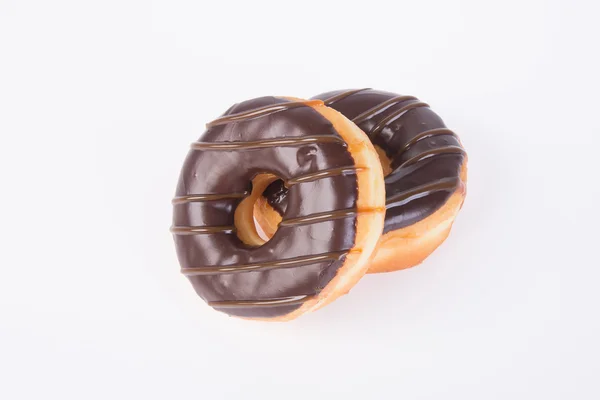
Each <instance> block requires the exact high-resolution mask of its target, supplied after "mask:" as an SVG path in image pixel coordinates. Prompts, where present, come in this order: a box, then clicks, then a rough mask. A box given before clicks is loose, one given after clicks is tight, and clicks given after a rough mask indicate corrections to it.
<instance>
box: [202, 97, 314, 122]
mask: <svg viewBox="0 0 600 400" xmlns="http://www.w3.org/2000/svg"><path fill="white" fill-rule="evenodd" d="M320 105H323V101H322V100H307V101H290V102H287V103H279V104H272V105H268V106H264V107H258V108H255V109H252V110H249V111H243V112H239V113H235V114H230V115H224V116H222V117H220V118H217V119H215V120H214V121H211V122H209V123H208V124H206V127H207V128H212V127H214V126H217V125H225V124H228V123H231V122H239V121H246V120H249V119H254V118H259V117H264V116H265V115H270V114H274V113H276V112H279V111H285V110H290V109H292V108H298V107H312V106H320Z"/></svg>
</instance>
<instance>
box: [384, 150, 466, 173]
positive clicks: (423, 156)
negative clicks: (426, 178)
mask: <svg viewBox="0 0 600 400" xmlns="http://www.w3.org/2000/svg"><path fill="white" fill-rule="evenodd" d="M441 154H462V155H466V154H467V152H466V151H465V150H464V149H463V148H462V147H458V146H445V147H439V148H437V149H431V150H427V151H424V152H423V153H421V154H419V155H416V156H414V157H413V158H409V159H408V160H406V161H405V162H403V163H402V164H400V165H399V166H398V167H396V168H402V167H408V166H409V165H413V164H415V163H418V162H419V161H423V160H426V159H428V158H431V157H435V156H438V155H441Z"/></svg>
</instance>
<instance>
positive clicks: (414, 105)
mask: <svg viewBox="0 0 600 400" xmlns="http://www.w3.org/2000/svg"><path fill="white" fill-rule="evenodd" d="M421 107H429V104H427V103H423V102H421V101H419V102H417V103H410V104H407V105H405V106H404V107H401V108H399V109H397V110H396V111H394V112H392V113H391V114H390V115H388V116H387V117H385V118H384V119H382V120H381V121H379V123H378V124H377V125H375V126H374V127H373V128H372V129H371V131H370V132H369V133H368V134H369V135H370V136H373V135H376V134H377V133H379V131H381V130H382V129H383V128H385V127H386V126H387V125H388V124H389V123H391V122H393V121H395V120H397V119H398V118H400V117H402V116H403V115H405V114H406V113H407V112H408V111H410V110H414V109H415V108H421Z"/></svg>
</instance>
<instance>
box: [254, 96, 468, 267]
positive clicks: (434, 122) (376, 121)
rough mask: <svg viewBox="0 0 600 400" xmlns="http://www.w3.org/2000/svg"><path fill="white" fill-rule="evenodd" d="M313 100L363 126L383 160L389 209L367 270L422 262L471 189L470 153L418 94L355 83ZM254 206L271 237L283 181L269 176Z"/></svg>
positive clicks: (281, 205) (282, 203)
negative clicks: (357, 86) (468, 187)
mask: <svg viewBox="0 0 600 400" xmlns="http://www.w3.org/2000/svg"><path fill="white" fill-rule="evenodd" d="M313 99H320V100H323V102H324V103H325V104H326V105H327V106H329V107H331V108H334V109H335V110H337V111H339V112H341V113H342V114H343V115H344V116H346V117H347V118H348V119H350V120H352V121H353V122H354V123H355V124H356V125H358V126H359V127H360V128H361V129H362V130H363V131H364V132H365V133H366V134H367V135H368V136H369V138H370V139H371V142H372V143H373V144H374V146H375V149H376V150H377V153H378V155H379V158H380V161H381V165H382V168H383V171H384V175H385V189H386V209H387V212H386V216H385V225H384V230H383V235H382V236H381V238H380V240H379V243H378V246H377V250H376V251H375V254H374V256H373V259H372V260H371V262H370V267H369V272H370V273H374V272H375V273H376V272H389V271H396V270H400V269H404V268H409V267H412V266H415V265H417V264H420V263H421V262H422V261H423V260H424V259H425V258H427V257H428V256H429V255H430V254H431V253H432V252H433V251H434V250H435V249H436V248H437V247H438V246H439V245H440V244H442V243H443V242H444V240H445V239H446V238H447V237H448V235H449V233H450V229H451V228H452V223H453V221H454V219H455V217H456V215H457V214H458V212H459V210H460V209H461V207H462V204H463V201H464V199H465V196H466V181H467V154H466V152H465V150H464V148H463V146H462V144H461V142H460V140H459V138H458V136H457V135H456V134H455V133H454V132H453V131H451V130H450V129H448V128H447V127H446V125H445V124H444V122H443V121H442V119H441V118H440V117H439V116H438V115H437V114H436V113H435V112H434V111H433V110H431V108H430V107H429V105H428V104H426V103H424V102H422V101H420V100H419V99H417V98H416V97H413V96H405V95H398V94H395V93H389V92H383V91H378V90H372V89H353V90H339V91H333V92H327V93H323V94H320V95H318V96H315V97H313ZM256 207H257V213H256V215H257V216H258V217H257V222H258V223H259V224H260V226H261V229H262V230H263V231H264V234H265V236H267V237H268V236H269V235H271V234H272V232H273V231H274V229H276V227H277V224H278V222H279V220H280V219H281V218H280V214H281V213H282V212H284V211H285V209H286V207H287V188H286V187H285V185H284V183H283V182H282V181H275V182H273V183H271V185H270V186H269V187H268V188H267V189H266V190H265V196H264V198H263V199H262V200H261V202H260V203H259V204H257V206H256Z"/></svg>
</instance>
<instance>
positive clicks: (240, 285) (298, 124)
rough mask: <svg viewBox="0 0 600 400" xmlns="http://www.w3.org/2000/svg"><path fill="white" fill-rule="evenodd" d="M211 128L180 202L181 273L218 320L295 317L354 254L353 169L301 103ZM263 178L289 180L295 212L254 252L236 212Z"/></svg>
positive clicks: (325, 125) (275, 101)
mask: <svg viewBox="0 0 600 400" xmlns="http://www.w3.org/2000/svg"><path fill="white" fill-rule="evenodd" d="M313 103H315V101H313ZM316 103H319V104H320V103H321V102H320V101H316ZM207 127H208V129H207V130H206V132H205V133H204V134H203V135H202V137H201V138H200V140H199V142H196V143H193V144H192V150H190V152H189V154H188V156H187V158H186V160H185V163H184V165H183V169H182V171H181V175H180V178H179V183H178V185H177V192H176V197H175V199H174V200H173V208H174V211H173V228H172V232H173V233H174V240H175V244H176V247H177V255H178V257H179V262H180V264H181V267H182V272H183V273H184V274H185V275H186V276H187V277H188V278H189V280H190V281H191V283H192V285H193V287H194V289H195V290H196V292H197V293H198V294H199V295H200V297H202V298H203V299H204V300H205V301H207V302H208V303H209V304H210V305H211V306H213V307H214V308H216V309H217V310H219V311H223V312H226V313H228V314H230V315H235V316H242V317H262V318H269V317H276V316H281V315H285V314H288V313H290V312H292V311H293V310H295V309H297V308H299V307H300V306H301V305H302V303H303V302H304V301H306V300H307V299H310V298H311V297H312V296H315V295H316V294H318V293H319V292H320V291H321V290H322V289H323V288H324V287H325V286H326V285H327V284H328V283H329V282H330V281H331V279H333V277H334V276H335V275H336V273H337V271H338V269H339V268H340V267H341V266H342V264H343V261H344V259H345V255H346V254H347V253H348V252H349V251H350V250H351V249H352V248H353V246H354V241H355V237H356V228H355V227H356V200H357V196H358V192H357V179H356V173H355V169H354V160H353V158H352V156H351V155H350V153H349V152H348V150H347V146H346V143H345V142H344V141H343V139H342V138H341V136H340V135H339V134H338V133H337V132H336V131H335V129H334V128H333V126H332V124H331V123H330V122H329V121H328V120H327V119H326V118H324V117H323V116H321V114H319V113H318V112H317V111H315V110H314V109H313V108H311V107H309V106H308V105H307V104H305V103H301V102H290V101H288V100H286V99H281V98H276V97H262V98H257V99H254V100H249V101H245V102H243V103H239V104H236V105H234V106H233V107H231V108H230V109H229V110H228V111H227V112H226V113H225V114H224V115H223V117H221V118H219V119H217V120H215V121H213V122H212V123H210V124H208V125H207ZM261 173H270V174H273V175H276V176H278V177H280V178H282V180H283V181H285V183H286V185H287V186H288V188H289V189H288V191H287V198H286V201H287V203H288V206H287V207H286V210H285V212H283V221H282V223H281V225H280V227H279V228H278V230H277V232H276V233H275V235H274V236H273V237H272V238H271V240H269V241H268V242H267V243H265V244H264V245H262V246H260V247H251V246H248V245H246V244H244V243H243V242H242V241H241V240H240V239H239V238H238V237H237V235H236V233H235V232H236V231H235V229H236V228H235V226H234V211H235V209H236V207H237V205H238V204H239V203H240V202H241V201H242V199H243V198H245V197H246V196H247V195H248V194H249V193H250V191H251V181H252V179H253V178H254V177H255V176H256V175H258V174H261Z"/></svg>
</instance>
